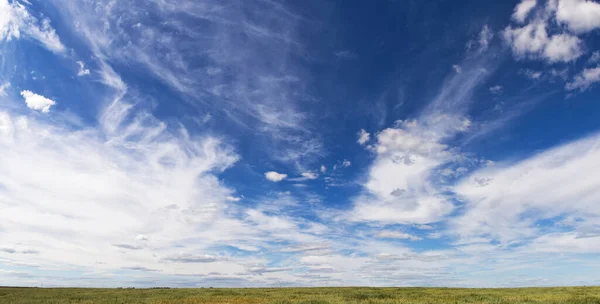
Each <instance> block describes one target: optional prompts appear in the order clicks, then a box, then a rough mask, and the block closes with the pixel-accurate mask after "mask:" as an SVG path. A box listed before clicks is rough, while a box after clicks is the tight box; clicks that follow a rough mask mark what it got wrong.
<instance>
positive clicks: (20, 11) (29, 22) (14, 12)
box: [0, 0, 66, 53]
mask: <svg viewBox="0 0 600 304" xmlns="http://www.w3.org/2000/svg"><path fill="white" fill-rule="evenodd" d="M21 34H24V36H26V37H28V38H31V39H34V40H36V41H38V42H39V43H41V44H42V45H43V46H44V47H45V48H46V49H48V50H50V51H52V52H55V53H62V52H64V51H65V49H66V48H65V46H64V45H63V44H62V43H61V42H60V38H59V37H58V35H57V34H56V31H55V30H54V28H52V26H50V20H49V19H43V20H42V21H41V22H39V21H38V19H37V18H35V17H33V16H31V14H30V13H29V11H28V10H27V8H26V7H25V6H24V5H22V4H20V3H19V2H17V1H13V2H11V3H9V2H8V0H0V40H11V39H13V38H16V39H18V38H20V37H21Z"/></svg>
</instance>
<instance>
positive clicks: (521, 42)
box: [503, 21, 583, 62]
mask: <svg viewBox="0 0 600 304" xmlns="http://www.w3.org/2000/svg"><path fill="white" fill-rule="evenodd" d="M503 34H504V39H505V40H506V41H507V42H508V44H509V45H510V47H511V49H512V51H513V53H514V54H515V55H516V56H517V58H534V59H538V58H539V59H544V60H546V61H548V62H569V61H573V60H575V59H577V58H579V57H580V56H581V55H582V54H583V42H582V41H581V39H579V38H578V37H577V36H573V35H570V34H566V33H565V34H557V35H553V36H548V33H547V30H546V23H545V22H544V21H535V22H531V23H530V24H527V25H525V26H523V27H518V28H513V27H510V26H509V27H507V28H506V29H505V30H504V32H503Z"/></svg>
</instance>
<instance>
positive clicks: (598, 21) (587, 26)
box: [556, 0, 600, 33]
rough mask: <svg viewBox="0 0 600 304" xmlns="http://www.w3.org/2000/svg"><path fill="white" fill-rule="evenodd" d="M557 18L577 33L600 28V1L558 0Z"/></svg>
mask: <svg viewBox="0 0 600 304" xmlns="http://www.w3.org/2000/svg"><path fill="white" fill-rule="evenodd" d="M556 20H557V21H558V22H560V23H563V24H565V25H567V26H568V28H569V29H570V30H571V31H573V32H576V33H586V32H589V31H592V30H595V29H597V28H600V3H597V2H594V1H590V0H558V5H557V7H556Z"/></svg>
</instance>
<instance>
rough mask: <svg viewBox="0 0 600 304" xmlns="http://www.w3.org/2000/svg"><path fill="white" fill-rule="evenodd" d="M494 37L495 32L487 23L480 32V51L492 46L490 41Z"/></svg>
mask: <svg viewBox="0 0 600 304" xmlns="http://www.w3.org/2000/svg"><path fill="white" fill-rule="evenodd" d="M493 38H494V33H493V32H492V30H490V28H489V26H488V25H487V24H486V25H484V26H483V28H482V29H481V32H479V51H480V52H483V51H485V50H487V49H488V48H489V46H490V42H491V41H492V39H493Z"/></svg>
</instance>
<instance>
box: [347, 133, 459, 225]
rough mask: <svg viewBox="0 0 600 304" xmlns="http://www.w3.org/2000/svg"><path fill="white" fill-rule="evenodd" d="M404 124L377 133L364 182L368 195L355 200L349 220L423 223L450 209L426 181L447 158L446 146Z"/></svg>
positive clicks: (442, 214) (435, 218)
mask: <svg viewBox="0 0 600 304" xmlns="http://www.w3.org/2000/svg"><path fill="white" fill-rule="evenodd" d="M406 125H411V124H410V123H408V122H407V123H405V126H404V127H402V128H388V129H385V130H383V131H381V132H380V133H378V134H377V143H376V144H375V145H374V151H375V152H376V153H377V158H376V160H375V162H374V164H373V165H372V166H371V168H370V173H369V176H368V181H367V182H366V184H365V185H364V186H365V188H366V190H367V191H368V193H370V195H369V196H364V197H360V198H359V199H358V201H357V203H356V204H355V206H354V210H353V211H352V213H351V215H350V217H351V219H353V220H355V221H381V222H396V223H423V224H425V223H428V222H433V221H436V220H438V219H440V218H441V217H442V216H444V215H446V214H447V213H448V212H449V211H451V210H452V209H453V206H452V204H451V203H449V202H448V201H446V199H445V198H443V197H442V196H439V195H437V194H436V192H437V191H436V190H434V187H433V186H432V185H431V184H430V183H429V182H428V176H429V174H430V172H431V170H433V169H434V168H435V167H437V166H439V165H440V164H442V163H444V162H445V161H446V160H447V158H448V157H449V154H448V153H447V152H446V151H445V150H446V148H447V147H446V146H445V145H443V144H440V143H438V142H437V141H435V140H434V139H431V138H427V137H424V136H420V135H418V131H416V130H415V129H412V128H411V127H406Z"/></svg>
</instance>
